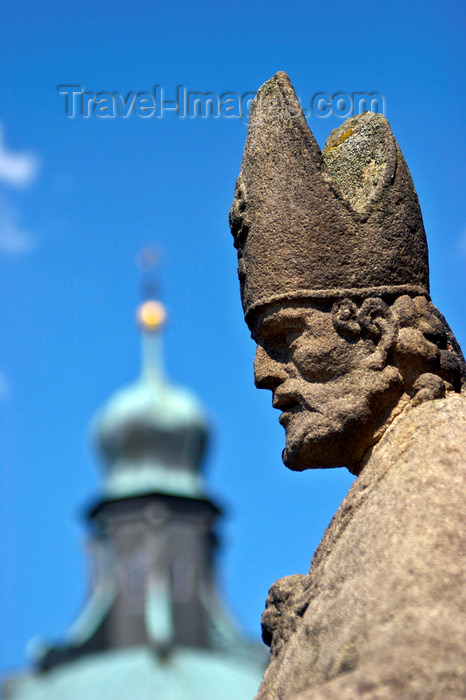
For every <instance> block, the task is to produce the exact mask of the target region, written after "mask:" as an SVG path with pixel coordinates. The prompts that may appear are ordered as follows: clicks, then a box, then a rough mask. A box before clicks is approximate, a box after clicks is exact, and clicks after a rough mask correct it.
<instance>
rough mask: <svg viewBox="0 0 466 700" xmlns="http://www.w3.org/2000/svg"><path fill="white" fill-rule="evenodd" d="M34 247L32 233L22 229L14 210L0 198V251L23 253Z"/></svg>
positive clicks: (11, 253)
mask: <svg viewBox="0 0 466 700" xmlns="http://www.w3.org/2000/svg"><path fill="white" fill-rule="evenodd" d="M35 247H36V238H35V236H34V234H33V233H31V232H30V231H28V230H26V229H24V228H23V227H22V226H20V225H19V223H18V216H17V214H16V211H15V210H14V209H13V208H12V207H11V205H9V204H8V202H6V201H5V200H4V198H1V199H0V253H6V254H9V255H25V254H26V253H30V252H31V251H32V250H34V248H35Z"/></svg>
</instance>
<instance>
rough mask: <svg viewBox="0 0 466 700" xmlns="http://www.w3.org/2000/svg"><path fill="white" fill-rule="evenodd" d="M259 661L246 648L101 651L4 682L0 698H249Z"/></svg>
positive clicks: (254, 687) (258, 672)
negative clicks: (165, 654) (159, 652)
mask: <svg viewBox="0 0 466 700" xmlns="http://www.w3.org/2000/svg"><path fill="white" fill-rule="evenodd" d="M262 662H263V660H262V659H260V661H259V659H258V658H255V655H254V653H252V654H251V649H249V650H248V651H247V653H246V651H245V650H242V651H241V650H238V652H237V653H235V652H234V651H232V650H230V651H228V653H225V652H220V651H212V650H206V649H195V648H182V647H180V648H177V649H175V650H174V651H173V653H172V654H171V655H170V656H169V657H167V658H163V657H160V656H158V655H157V654H156V653H154V652H153V651H151V649H149V648H147V647H146V648H144V647H134V648H131V649H121V650H116V651H112V652H101V653H98V654H94V655H93V656H89V657H86V658H83V659H79V660H77V661H74V662H71V663H68V664H66V665H64V666H59V667H57V668H56V669H53V670H52V671H50V672H47V673H43V674H41V675H34V676H25V677H23V678H21V677H19V678H18V677H17V678H15V679H14V680H11V681H10V682H9V683H8V684H6V686H5V688H4V692H5V700H8V699H9V698H14V700H64V698H66V700H116V699H117V700H155V698H157V699H160V700H186V699H187V698H189V699H190V700H210V699H212V700H248V699H250V700H252V698H253V697H254V696H255V695H256V693H257V690H258V688H259V684H260V681H261V676H262V673H261V666H262Z"/></svg>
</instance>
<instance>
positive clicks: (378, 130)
mask: <svg viewBox="0 0 466 700" xmlns="http://www.w3.org/2000/svg"><path fill="white" fill-rule="evenodd" d="M322 156H323V158H324V161H325V164H326V165H327V168H328V170H329V173H330V175H331V177H332V179H333V180H334V181H335V182H336V183H337V185H338V186H339V188H340V190H341V192H342V194H343V195H344V197H346V198H347V199H348V201H349V202H350V204H351V207H352V208H353V209H354V210H355V211H356V212H358V213H363V212H365V211H367V209H368V207H369V205H370V204H371V203H372V202H373V201H374V200H375V199H377V197H378V195H379V194H380V193H381V191H382V188H383V186H384V184H386V183H388V182H389V181H390V179H391V176H392V175H393V173H394V170H395V167H396V146H395V141H394V139H393V136H392V133H391V130H390V126H389V124H388V122H387V120H386V119H385V117H384V116H383V115H381V114H373V113H372V112H364V114H358V115H356V116H355V117H351V118H350V119H347V120H346V121H345V122H344V124H342V125H341V126H340V127H338V129H335V130H334V131H332V133H331V134H330V136H329V137H328V139H327V143H326V145H325V148H324V150H323V152H322Z"/></svg>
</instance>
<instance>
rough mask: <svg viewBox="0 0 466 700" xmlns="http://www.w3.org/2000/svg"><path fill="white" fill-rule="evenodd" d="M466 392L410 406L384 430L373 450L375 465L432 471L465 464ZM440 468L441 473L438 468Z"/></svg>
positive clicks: (438, 473)
mask: <svg viewBox="0 0 466 700" xmlns="http://www.w3.org/2000/svg"><path fill="white" fill-rule="evenodd" d="M465 458H466V395H464V394H452V395H447V398H445V399H436V400H434V401H426V402H425V403H423V404H421V405H419V406H416V407H415V408H411V409H410V410H408V411H407V412H406V414H405V415H403V416H401V417H400V419H399V420H398V421H396V422H395V423H394V425H393V426H392V427H391V428H390V429H389V430H388V431H387V432H386V434H385V435H384V437H383V439H382V440H381V442H380V443H379V445H377V446H376V448H375V449H374V451H373V455H372V459H373V461H374V462H376V463H378V464H377V466H379V467H380V468H382V469H383V468H384V465H385V468H386V467H388V466H389V465H390V467H392V466H395V464H396V469H397V471H399V472H400V471H404V469H406V470H407V472H408V473H409V472H413V470H414V469H415V468H416V467H419V469H421V470H422V471H423V472H428V471H430V470H432V469H433V470H435V473H436V475H437V477H439V478H440V472H442V471H443V469H442V468H445V469H446V470H447V471H448V472H450V470H451V468H452V467H453V465H454V464H455V463H456V466H458V467H459V466H460V463H462V464H463V466H464V465H465V463H466V459H465ZM438 470H440V472H439V471H438Z"/></svg>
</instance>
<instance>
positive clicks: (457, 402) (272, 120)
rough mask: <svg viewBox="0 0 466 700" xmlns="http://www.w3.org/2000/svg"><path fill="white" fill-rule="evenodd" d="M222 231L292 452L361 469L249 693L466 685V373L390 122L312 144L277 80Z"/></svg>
mask: <svg viewBox="0 0 466 700" xmlns="http://www.w3.org/2000/svg"><path fill="white" fill-rule="evenodd" d="M230 225H231V230H232V233H233V236H234V242H235V247H236V249H237V252H238V261H239V266H238V274H239V279H240V285H241V297H242V302H243V308H244V313H245V319H246V322H247V324H248V326H249V328H250V330H251V334H252V337H253V339H254V340H255V342H256V343H257V354H256V359H255V365H254V369H255V382H256V386H258V387H259V388H264V389H270V390H271V391H272V394H273V401H272V403H273V406H274V407H275V408H278V409H279V410H280V411H281V416H280V418H279V421H280V423H281V424H282V425H283V427H284V428H285V431H286V445H285V449H284V451H283V461H284V462H285V464H286V466H288V467H289V468H290V469H293V470H298V471H301V470H304V469H314V468H319V467H338V466H346V467H347V468H348V469H349V470H350V471H351V472H352V473H353V474H356V475H357V479H356V480H355V482H354V483H353V485H352V487H351V489H350V491H349V493H348V495H347V497H346V498H345V500H344V501H343V503H342V504H341V506H340V508H339V509H338V511H337V513H336V514H335V516H334V518H333V519H332V521H331V523H330V525H329V527H328V528H327V530H326V532H325V534H324V537H323V539H322V541H321V543H320V545H319V547H318V549H317V551H316V552H315V554H314V557H313V560H312V564H311V568H310V571H309V574H307V575H295V576H289V577H286V578H284V579H281V580H280V581H278V582H276V583H275V584H274V585H273V586H272V588H271V589H270V591H269V596H268V598H267V604H266V610H265V612H264V615H263V618H262V627H263V639H264V641H265V642H266V644H268V645H270V647H271V653H270V662H269V666H268V669H267V671H266V674H265V677H264V680H263V682H262V685H261V688H260V690H259V694H258V696H257V698H258V699H260V700H276V699H278V698H280V700H285V699H286V700H288V699H291V698H293V700H298V699H299V700H330V699H331V700H353V699H355V698H364V699H367V700H369V698H370V699H371V700H372V699H377V700H379V699H380V700H382V699H384V700H385V699H386V700H395V699H399V700H414V699H416V700H426V698H435V699H437V698H438V700H452V699H454V698H455V699H456V698H464V697H466V679H465V676H464V675H462V670H463V671H464V665H465V655H464V644H465V642H466V637H465V629H466V625H465V617H464V613H465V607H466V605H465V597H466V596H465V587H464V583H465V581H464V544H463V542H462V539H461V530H462V529H463V523H464V522H465V520H466V513H465V507H464V496H463V494H462V493H461V492H462V487H463V485H464V474H465V467H466V440H465V437H466V401H465V396H464V393H462V391H463V392H464V389H463V387H464V385H465V382H466V366H465V362H464V358H463V355H462V353H461V349H460V347H459V345H458V343H457V341H456V340H455V337H454V335H453V333H452V331H451V330H450V328H449V326H448V324H447V323H446V321H445V319H444V318H443V316H442V315H441V314H440V312H439V311H438V310H437V309H436V308H435V306H434V305H433V304H432V302H431V301H430V297H429V271H428V259H427V244H426V238H425V233H424V227H423V223H422V216H421V211H420V207H419V202H418V199H417V195H416V192H415V189H414V186H413V183H412V180H411V176H410V173H409V170H408V167H407V165H406V163H405V161H404V158H403V155H402V153H401V151H400V149H399V147H398V145H397V143H396V141H395V139H394V137H393V134H392V131H391V129H390V126H389V124H388V122H387V120H386V119H385V117H383V116H382V115H377V114H371V113H369V112H366V113H365V114H362V115H359V116H355V117H352V118H350V119H348V120H347V121H346V122H345V123H344V124H343V125H342V126H340V127H339V128H338V129H336V130H335V131H334V132H332V134H331V135H330V137H329V139H328V141H327V145H326V147H325V149H324V150H323V151H322V152H321V151H320V149H319V147H318V145H317V143H316V141H315V139H314V137H313V135H312V133H311V131H310V130H309V127H308V125H307V123H306V120H305V118H304V116H303V114H302V111H301V108H300V107H299V104H298V101H297V98H296V95H295V93H294V90H293V87H292V85H291V83H290V81H289V79H288V76H287V75H286V74H285V73H277V74H276V75H275V76H274V77H273V78H272V79H271V80H269V81H268V82H267V83H265V84H264V85H263V86H262V87H261V88H260V90H259V92H258V94H257V96H256V98H255V100H254V103H253V106H252V110H251V115H250V123H249V130H248V136H247V141H246V146H245V150H244V156H243V161H242V165H241V173H240V175H239V178H238V181H237V184H236V190H235V198H234V202H233V206H232V209H231V212H230ZM297 535H298V536H299V533H297ZM462 564H463V565H462Z"/></svg>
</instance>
